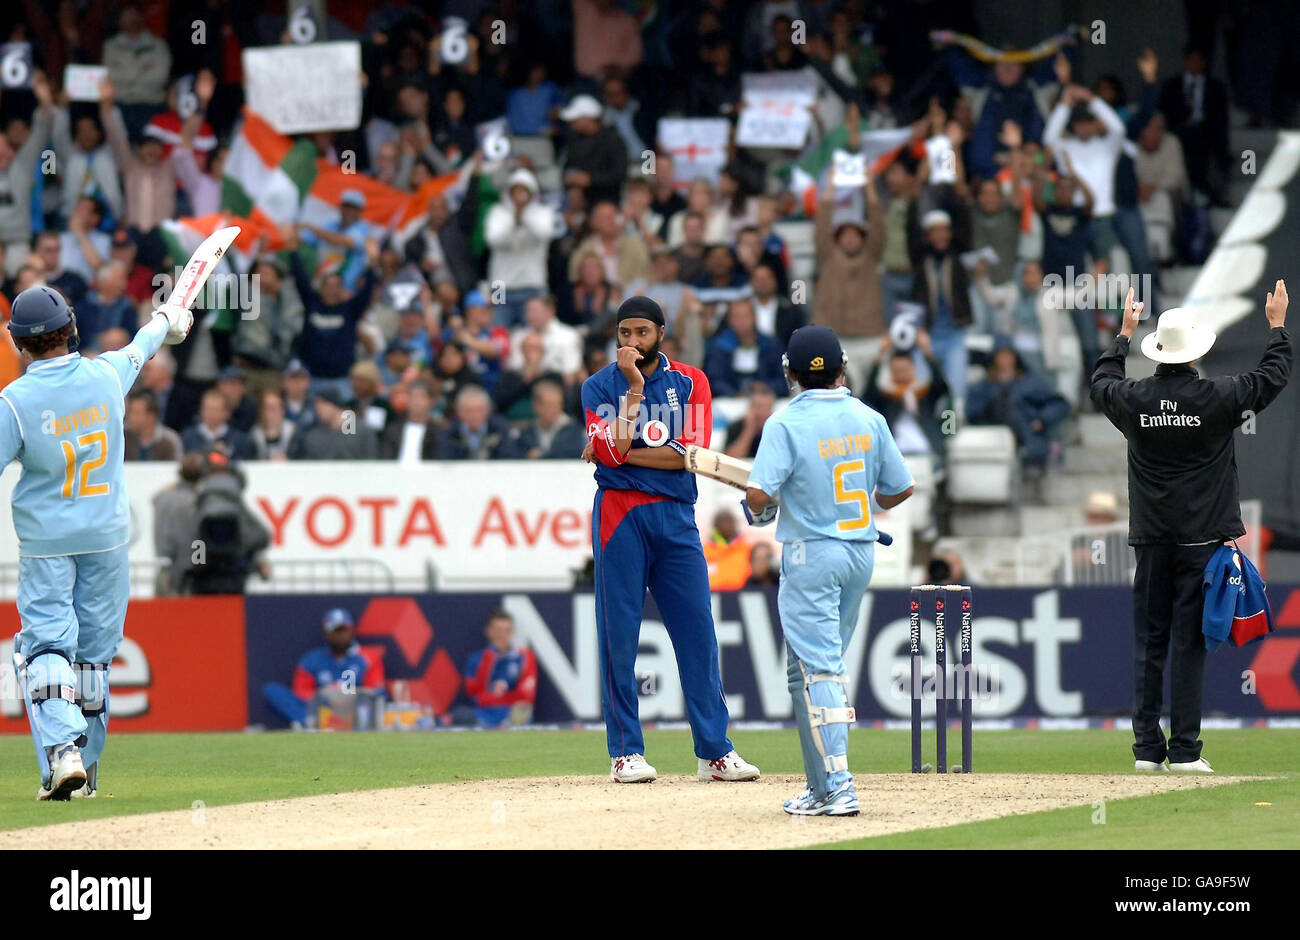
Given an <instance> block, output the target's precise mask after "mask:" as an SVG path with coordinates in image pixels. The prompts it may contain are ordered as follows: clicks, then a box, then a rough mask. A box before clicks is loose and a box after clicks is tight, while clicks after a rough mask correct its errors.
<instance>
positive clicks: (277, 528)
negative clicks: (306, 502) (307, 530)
mask: <svg viewBox="0 0 1300 940" xmlns="http://www.w3.org/2000/svg"><path fill="white" fill-rule="evenodd" d="M257 505H259V506H261V507H262V515H264V516H266V521H267V522H269V523H271V544H272V545H283V544H284V526H285V523H287V522H288V521H289V517H290V516H292V515H293V511H294V510H295V509H297V508H298V497H297V496H295V497H294V498H293V499H291V500H289V502H287V503H285V504H284V512H282V513H276V511H275V507H274V506H272V505H271V501H270V500H269V499H267V498H266V497H265V496H259V497H257Z"/></svg>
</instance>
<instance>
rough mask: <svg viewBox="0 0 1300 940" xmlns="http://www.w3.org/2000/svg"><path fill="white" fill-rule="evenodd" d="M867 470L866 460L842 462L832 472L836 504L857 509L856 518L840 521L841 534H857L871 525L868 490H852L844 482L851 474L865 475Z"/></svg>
mask: <svg viewBox="0 0 1300 940" xmlns="http://www.w3.org/2000/svg"><path fill="white" fill-rule="evenodd" d="M866 470H867V463H866V461H865V460H842V461H840V462H839V463H837V464H836V465H835V468H834V470H833V471H832V473H833V475H834V479H835V502H837V503H841V504H845V503H847V504H848V505H850V506H856V507H857V516H856V517H855V518H852V519H841V520H840V521H839V529H840V531H841V532H855V531H857V530H858V529H865V528H866V527H867V526H869V525H871V497H870V496H869V495H868V493H867V491H866V490H851V489H849V488H848V486H847V485H846V484H845V482H844V478H845V477H846V476H848V475H849V474H850V473H858V472H859V471H861V472H863V473H865V472H866Z"/></svg>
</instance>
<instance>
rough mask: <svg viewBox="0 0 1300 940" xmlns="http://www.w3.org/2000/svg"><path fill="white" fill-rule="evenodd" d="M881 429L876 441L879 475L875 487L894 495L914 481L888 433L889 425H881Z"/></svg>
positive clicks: (892, 436) (892, 437)
mask: <svg viewBox="0 0 1300 940" xmlns="http://www.w3.org/2000/svg"><path fill="white" fill-rule="evenodd" d="M882 431H883V433H881V434H880V435H879V439H878V442H877V443H878V448H879V451H880V475H879V476H878V477H876V489H878V490H879V491H880V492H882V493H884V494H885V495H886V496H896V495H898V494H899V493H901V492H903V490H905V489H907V488H908V487H909V486H911V485H912V484H913V483H914V482H915V481H914V480H913V479H912V474H911V471H909V470H908V469H907V464H905V463H903V455H902V453H900V452H899V450H898V443H897V442H896V441H895V440H894V435H892V434H890V433H889V427H888V426H883V429H882Z"/></svg>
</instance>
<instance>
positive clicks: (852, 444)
mask: <svg viewBox="0 0 1300 940" xmlns="http://www.w3.org/2000/svg"><path fill="white" fill-rule="evenodd" d="M869 450H871V435H870V434H853V435H848V436H845V437H827V438H823V439H822V440H820V441H818V442H817V454H818V456H820V457H821V458H822V459H829V458H831V457H849V456H852V455H853V454H864V453H866V452H867V451H869Z"/></svg>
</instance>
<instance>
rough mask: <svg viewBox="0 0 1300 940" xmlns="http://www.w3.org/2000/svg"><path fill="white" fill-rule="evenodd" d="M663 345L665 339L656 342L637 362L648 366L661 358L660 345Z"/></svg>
mask: <svg viewBox="0 0 1300 940" xmlns="http://www.w3.org/2000/svg"><path fill="white" fill-rule="evenodd" d="M662 345H663V340H660V341H659V342H657V343H655V344H654V346H652V347H650V351H649V352H648V353H646V354H645V355H643V356H642V357H641V358H640V359H638V360H637V361H636V364H637V365H639V366H648V365H650V363H652V362H655V361H656V360H657V359H658V358H659V347H660V346H662Z"/></svg>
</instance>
